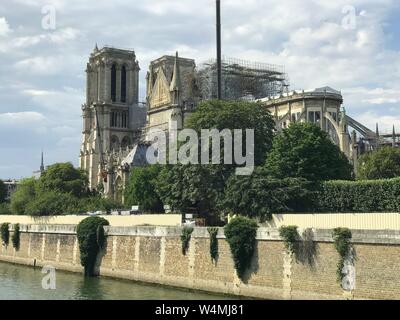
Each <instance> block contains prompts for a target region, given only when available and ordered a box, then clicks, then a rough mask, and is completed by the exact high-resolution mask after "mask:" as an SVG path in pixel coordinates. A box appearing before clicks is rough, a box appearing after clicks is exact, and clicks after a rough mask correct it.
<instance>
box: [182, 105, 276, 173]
mask: <svg viewBox="0 0 400 320" xmlns="http://www.w3.org/2000/svg"><path fill="white" fill-rule="evenodd" d="M185 127H188V128H192V129H194V130H196V131H197V132H198V133H199V134H200V132H201V130H202V129H218V130H223V129H230V130H234V129H242V130H246V129H254V147H255V150H254V153H255V154H254V158H255V165H256V166H257V165H261V164H263V163H264V161H265V158H266V156H267V152H268V151H269V150H270V149H271V146H272V139H273V130H274V128H275V121H274V120H273V117H272V115H271V114H270V112H268V111H267V110H266V109H265V107H264V106H262V105H261V104H260V103H254V102H238V101H223V100H212V101H205V102H203V103H201V104H200V105H199V106H198V108H197V109H196V111H195V112H193V113H192V114H191V116H190V117H189V118H188V120H187V122H186V123H185ZM243 141H244V140H243ZM244 145H245V144H244ZM221 146H222V144H221ZM221 154H222V153H221Z"/></svg>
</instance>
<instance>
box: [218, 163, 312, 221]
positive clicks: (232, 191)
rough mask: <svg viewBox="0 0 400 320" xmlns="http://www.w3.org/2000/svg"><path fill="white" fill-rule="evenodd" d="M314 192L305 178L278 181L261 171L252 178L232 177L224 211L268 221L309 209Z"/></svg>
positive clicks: (228, 186) (223, 207) (257, 171)
mask: <svg viewBox="0 0 400 320" xmlns="http://www.w3.org/2000/svg"><path fill="white" fill-rule="evenodd" d="M312 189H313V186H312V184H311V183H310V182H308V181H307V180H305V179H302V178H283V179H276V178H272V177H269V176H268V175H267V174H266V172H265V171H264V170H261V169H257V170H256V171H255V172H254V173H253V174H252V175H251V176H232V177H231V178H230V179H229V180H228V183H227V187H226V190H225V195H224V199H223V201H222V204H221V209H222V210H224V212H226V213H233V214H239V215H242V216H248V217H257V218H260V219H261V220H264V219H267V220H268V219H270V218H271V217H272V214H273V213H282V212H293V211H305V210H307V208H308V207H309V206H310V202H311V199H312V198H313V197H312V194H313V192H312V191H311V190H312Z"/></svg>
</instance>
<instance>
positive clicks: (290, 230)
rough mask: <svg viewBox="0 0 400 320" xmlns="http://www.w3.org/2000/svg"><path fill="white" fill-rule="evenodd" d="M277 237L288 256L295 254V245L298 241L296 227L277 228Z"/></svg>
mask: <svg viewBox="0 0 400 320" xmlns="http://www.w3.org/2000/svg"><path fill="white" fill-rule="evenodd" d="M279 235H280V236H281V238H282V239H283V242H284V244H285V248H286V250H287V251H288V252H289V254H292V253H294V252H295V248H296V243H297V241H298V240H299V237H300V236H299V232H298V231H297V226H282V227H280V228H279Z"/></svg>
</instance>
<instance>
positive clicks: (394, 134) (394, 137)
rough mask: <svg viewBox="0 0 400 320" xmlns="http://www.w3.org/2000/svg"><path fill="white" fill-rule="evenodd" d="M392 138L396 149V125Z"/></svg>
mask: <svg viewBox="0 0 400 320" xmlns="http://www.w3.org/2000/svg"><path fill="white" fill-rule="evenodd" d="M392 138H393V142H392V146H393V148H394V147H396V129H395V127H394V125H393V136H392Z"/></svg>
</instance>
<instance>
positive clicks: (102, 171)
mask: <svg viewBox="0 0 400 320" xmlns="http://www.w3.org/2000/svg"><path fill="white" fill-rule="evenodd" d="M195 68H196V66H195V62H194V60H192V59H185V58H180V57H178V54H176V56H163V57H161V58H159V59H157V60H155V61H153V62H151V64H150V67H149V71H148V73H147V77H146V80H147V97H146V103H142V104H141V103H139V98H138V97H139V70H140V68H139V63H138V61H137V60H136V55H135V52H133V51H129V50H121V49H116V48H110V47H104V48H102V49H100V50H99V49H98V48H97V46H96V47H95V49H94V50H93V52H92V53H91V55H90V57H89V62H88V63H87V69H86V76H87V83H86V102H85V103H84V104H83V105H82V119H83V130H82V144H81V150H80V167H81V168H82V169H84V170H85V171H86V172H87V173H88V178H89V187H90V189H92V190H93V189H96V190H98V191H100V192H102V193H103V194H104V195H105V196H106V197H108V198H113V199H115V200H118V201H121V202H123V201H124V195H123V190H124V188H125V185H126V184H127V181H128V178H129V171H130V169H131V168H132V167H135V166H144V165H146V164H147V161H146V151H147V147H148V145H149V142H148V141H147V138H146V136H147V133H148V132H149V130H151V129H161V130H164V131H169V130H170V129H171V125H172V123H176V124H178V127H177V129H180V128H182V126H183V121H184V118H185V116H187V115H188V114H189V113H190V111H191V110H193V108H194V107H195V104H196V103H197V101H198V99H196V98H194V97H195V96H196V94H195V82H196V81H195Z"/></svg>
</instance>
